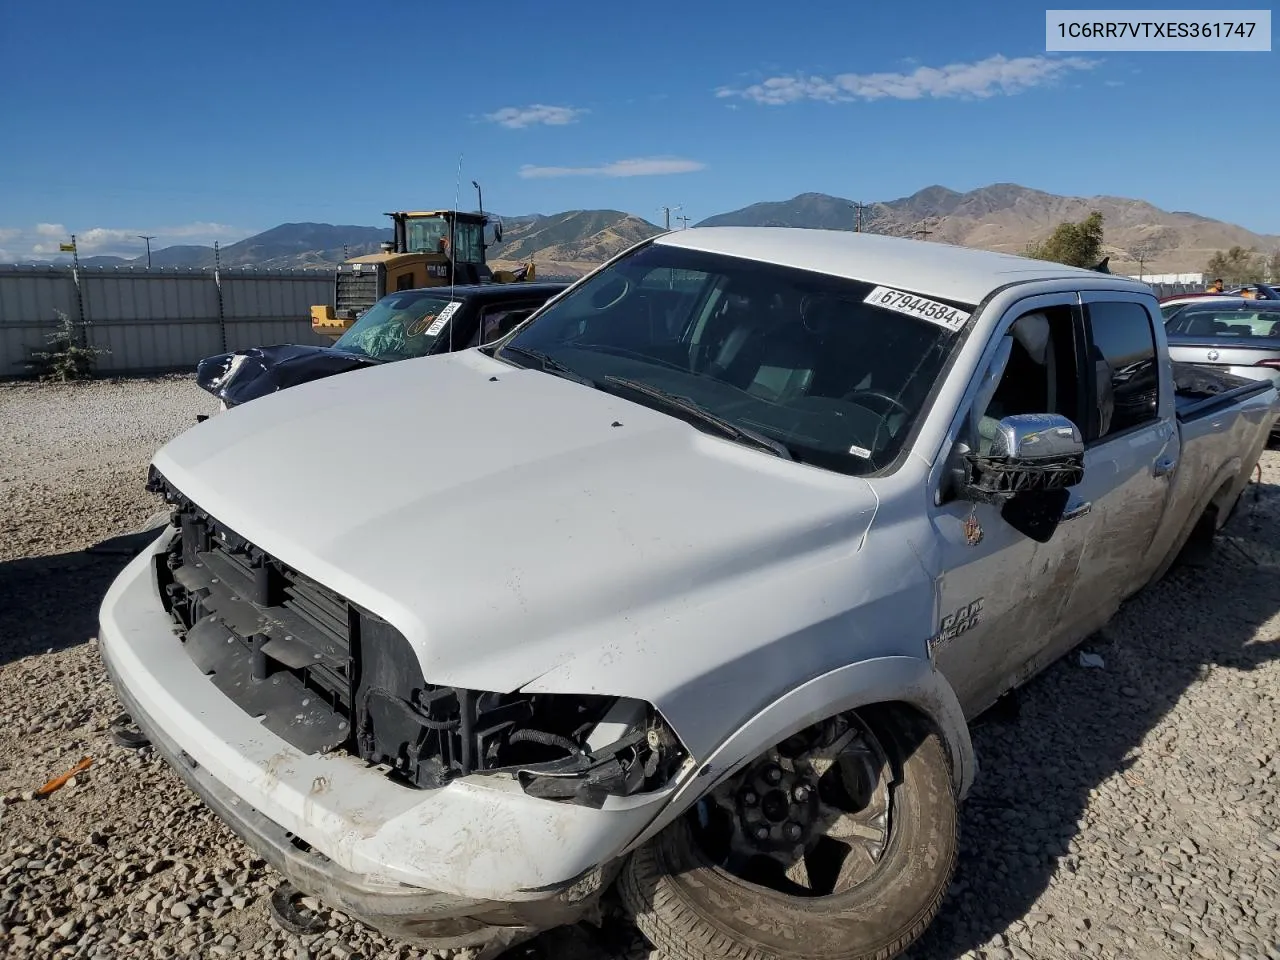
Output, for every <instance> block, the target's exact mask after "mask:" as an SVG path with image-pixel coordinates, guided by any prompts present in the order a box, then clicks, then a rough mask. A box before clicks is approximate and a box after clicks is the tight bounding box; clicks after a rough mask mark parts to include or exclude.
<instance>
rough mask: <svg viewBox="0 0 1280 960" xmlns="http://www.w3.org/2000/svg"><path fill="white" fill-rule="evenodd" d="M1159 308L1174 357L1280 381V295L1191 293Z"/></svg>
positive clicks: (1254, 377) (1185, 361) (1210, 366)
mask: <svg viewBox="0 0 1280 960" xmlns="http://www.w3.org/2000/svg"><path fill="white" fill-rule="evenodd" d="M1160 312H1161V313H1162V314H1163V315H1164V321H1165V334H1166V336H1167V338H1168V340H1169V356H1170V359H1172V360H1173V361H1175V362H1181V363H1194V364H1196V365H1197V366H1202V367H1209V368H1212V369H1216V370H1218V371H1221V372H1225V373H1232V374H1235V375H1236V376H1239V377H1246V378H1248V379H1250V380H1274V381H1276V383H1277V386H1280V300H1252V299H1249V298H1246V297H1212V298H1204V299H1188V300H1183V301H1181V302H1175V303H1165V304H1162V305H1161V307H1160Z"/></svg>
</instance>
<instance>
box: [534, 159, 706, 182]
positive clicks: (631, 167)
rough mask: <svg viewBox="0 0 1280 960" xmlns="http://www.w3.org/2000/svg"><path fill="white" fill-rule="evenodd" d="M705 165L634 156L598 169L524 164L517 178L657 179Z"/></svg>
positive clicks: (689, 161)
mask: <svg viewBox="0 0 1280 960" xmlns="http://www.w3.org/2000/svg"><path fill="white" fill-rule="evenodd" d="M706 166H707V165H706V164H705V163H701V162H699V161H697V160H684V159H681V158H680V157H635V158H633V159H630V160H615V161H614V162H613V163H606V164H604V165H603V166H599V167H535V166H533V165H532V164H527V163H526V164H525V165H524V166H523V167H521V168H520V176H521V177H523V178H524V179H526V180H531V179H536V178H545V177H658V176H665V175H667V174H672V173H693V172H695V171H697V170H705V169H706Z"/></svg>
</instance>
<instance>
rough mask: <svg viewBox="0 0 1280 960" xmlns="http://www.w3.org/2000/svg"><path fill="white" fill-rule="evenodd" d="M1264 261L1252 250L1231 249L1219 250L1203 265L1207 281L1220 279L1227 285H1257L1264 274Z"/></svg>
mask: <svg viewBox="0 0 1280 960" xmlns="http://www.w3.org/2000/svg"><path fill="white" fill-rule="evenodd" d="M1266 267H1267V265H1266V260H1265V258H1263V257H1262V256H1260V255H1259V254H1258V253H1257V251H1255V250H1253V249H1245V248H1244V247H1239V246H1236V247H1232V248H1231V249H1230V250H1227V251H1225V252H1224V251H1222V250H1219V251H1218V252H1217V253H1215V254H1214V255H1213V256H1212V257H1210V258H1209V262H1208V263H1207V264H1205V268H1204V272H1205V273H1206V274H1207V275H1208V279H1210V280H1217V279H1218V278H1221V279H1223V280H1226V281H1227V282H1229V283H1258V282H1259V281H1260V280H1261V279H1262V275H1263V274H1264V273H1266Z"/></svg>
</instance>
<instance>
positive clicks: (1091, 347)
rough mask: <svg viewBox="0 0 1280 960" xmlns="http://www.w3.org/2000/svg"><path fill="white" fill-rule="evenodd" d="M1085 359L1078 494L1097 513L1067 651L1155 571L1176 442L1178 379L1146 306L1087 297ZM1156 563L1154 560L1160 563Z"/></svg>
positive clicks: (1133, 298)
mask: <svg viewBox="0 0 1280 960" xmlns="http://www.w3.org/2000/svg"><path fill="white" fill-rule="evenodd" d="M1080 300H1081V306H1082V309H1083V312H1084V321H1085V340H1086V344H1087V349H1088V352H1089V357H1090V359H1091V360H1092V361H1093V362H1092V363H1089V364H1086V368H1085V391H1086V394H1087V396H1088V397H1089V403H1088V407H1089V410H1088V423H1087V425H1086V428H1085V447H1086V452H1085V467H1084V479H1083V480H1082V481H1081V482H1080V484H1079V485H1078V486H1077V487H1076V488H1075V490H1076V493H1077V495H1078V498H1079V501H1080V502H1081V505H1082V506H1084V505H1087V506H1088V509H1089V510H1090V512H1091V515H1092V518H1093V520H1092V523H1091V524H1090V527H1091V536H1090V537H1089V539H1088V542H1087V543H1086V545H1085V552H1084V556H1083V557H1082V559H1081V563H1080V575H1079V577H1077V578H1076V580H1075V584H1074V586H1073V588H1072V590H1071V596H1070V599H1069V601H1068V602H1067V604H1066V605H1065V606H1064V608H1063V610H1062V613H1061V619H1062V622H1063V624H1062V629H1063V633H1064V643H1066V644H1067V645H1069V644H1070V643H1073V642H1076V641H1078V640H1080V639H1081V638H1083V637H1084V636H1086V635H1087V634H1089V633H1091V632H1092V631H1094V630H1096V629H1097V628H1098V627H1100V626H1101V625H1102V624H1103V623H1105V622H1106V620H1107V619H1109V618H1110V617H1111V616H1112V614H1113V613H1115V611H1116V609H1117V608H1118V607H1119V606H1120V603H1121V602H1122V601H1123V600H1124V599H1125V598H1126V597H1128V596H1129V595H1130V594H1132V593H1134V592H1135V591H1137V590H1138V589H1139V588H1140V587H1141V586H1142V585H1143V584H1144V583H1145V582H1146V580H1147V577H1148V576H1149V575H1150V573H1151V568H1152V563H1149V562H1148V558H1147V556H1146V554H1147V547H1148V546H1149V545H1150V543H1151V540H1152V538H1153V536H1154V535H1155V532H1156V529H1157V527H1158V525H1159V523H1160V518H1161V516H1162V514H1163V511H1164V507H1165V500H1166V497H1167V496H1168V493H1169V489H1170V479H1171V476H1172V473H1173V471H1174V469H1175V468H1176V466H1177V462H1178V454H1179V444H1178V430H1177V426H1176V424H1175V420H1174V397H1173V381H1172V375H1171V373H1170V370H1169V366H1168V364H1167V363H1164V362H1162V360H1161V357H1162V355H1161V353H1160V352H1159V349H1158V347H1157V340H1156V333H1155V324H1156V323H1157V322H1159V321H1158V314H1157V315H1156V316H1153V315H1152V314H1151V313H1150V312H1149V311H1148V308H1147V305H1146V302H1145V300H1144V298H1142V297H1141V296H1139V295H1136V294H1125V293H1119V292H1115V291H1105V292H1102V291H1098V292H1082V293H1081V296H1080ZM1158 559H1159V558H1155V561H1158Z"/></svg>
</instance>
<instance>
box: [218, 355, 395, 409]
mask: <svg viewBox="0 0 1280 960" xmlns="http://www.w3.org/2000/svg"><path fill="white" fill-rule="evenodd" d="M381 362H382V361H380V360H378V359H375V358H373V357H367V356H363V355H361V354H358V353H349V352H347V351H345V350H335V349H333V348H332V347H313V346H307V345H304V344H290V343H286V344H278V345H275V346H270V347H251V348H249V349H247V350H235V351H233V352H231V353H220V354H218V355H217V356H213V357H205V358H204V359H203V360H201V361H200V362H199V363H198V364H197V365H196V383H197V384H198V385H199V386H200V387H201V389H203V390H207V391H208V392H209V393H211V394H213V395H214V396H215V397H217V398H218V399H219V400H221V401H222V402H223V403H224V404H225V405H226V406H227V407H234V406H238V405H239V404H242V403H247V402H248V401H250V400H255V399H257V398H258V397H263V396H266V395H267V394H269V393H275V392H276V391H278V390H283V389H285V388H286V387H293V386H297V385H298V384H300V383H308V382H310V381H312V380H320V379H322V378H324V377H330V376H333V375H334V374H336V373H346V372H347V371H349V370H358V369H360V368H361V367H367V366H370V365H372V364H376V363H381Z"/></svg>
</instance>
